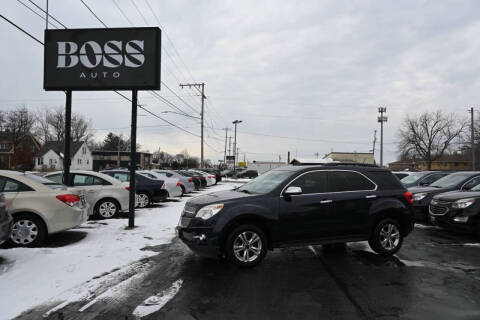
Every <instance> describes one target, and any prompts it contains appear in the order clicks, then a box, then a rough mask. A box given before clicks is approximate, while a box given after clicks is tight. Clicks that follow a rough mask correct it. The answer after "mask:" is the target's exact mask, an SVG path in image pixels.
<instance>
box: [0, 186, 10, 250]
mask: <svg viewBox="0 0 480 320" xmlns="http://www.w3.org/2000/svg"><path fill="white" fill-rule="evenodd" d="M12 226H13V218H12V215H11V214H10V212H8V206H7V202H6V201H5V196H4V195H3V194H2V193H0V244H2V243H4V242H5V241H7V240H8V238H9V237H10V233H11V232H12Z"/></svg>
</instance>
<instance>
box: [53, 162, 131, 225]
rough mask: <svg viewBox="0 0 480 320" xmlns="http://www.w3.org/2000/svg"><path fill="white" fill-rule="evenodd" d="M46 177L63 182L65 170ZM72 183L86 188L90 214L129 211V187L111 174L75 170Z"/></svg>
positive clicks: (108, 215)
mask: <svg viewBox="0 0 480 320" xmlns="http://www.w3.org/2000/svg"><path fill="white" fill-rule="evenodd" d="M45 178H47V179H49V180H52V181H54V182H56V183H58V184H62V183H63V172H62V171H57V172H52V173H48V174H46V175H45ZM70 185H71V186H72V187H73V188H76V189H79V190H82V189H83V190H85V197H86V200H87V202H88V204H89V206H90V215H96V216H97V217H98V218H111V217H113V216H115V215H117V214H118V213H119V212H120V211H128V207H129V191H128V187H126V186H125V185H124V184H123V183H122V182H120V181H119V180H117V179H115V178H113V177H111V176H109V175H106V174H103V173H99V172H94V171H81V170H73V171H71V175H70Z"/></svg>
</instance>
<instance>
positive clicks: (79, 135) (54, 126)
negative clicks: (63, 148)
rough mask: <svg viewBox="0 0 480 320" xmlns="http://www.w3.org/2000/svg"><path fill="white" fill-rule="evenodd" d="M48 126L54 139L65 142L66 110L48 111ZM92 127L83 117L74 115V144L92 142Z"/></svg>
mask: <svg viewBox="0 0 480 320" xmlns="http://www.w3.org/2000/svg"><path fill="white" fill-rule="evenodd" d="M47 124H48V126H49V128H50V132H51V135H52V136H53V138H54V139H56V140H57V141H64V140H65V110H64V109H63V107H59V108H57V109H55V110H54V111H48V116H47ZM90 127H91V122H90V121H89V120H87V119H85V117H84V116H83V115H81V114H78V113H73V114H72V126H71V128H72V130H71V137H72V140H73V141H74V142H78V141H88V140H90V139H91V138H92V137H93V134H92V132H91V130H90Z"/></svg>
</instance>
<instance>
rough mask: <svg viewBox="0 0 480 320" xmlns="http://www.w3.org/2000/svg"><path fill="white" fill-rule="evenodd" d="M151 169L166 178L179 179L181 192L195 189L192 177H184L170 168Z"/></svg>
mask: <svg viewBox="0 0 480 320" xmlns="http://www.w3.org/2000/svg"><path fill="white" fill-rule="evenodd" d="M151 171H153V172H156V173H158V174H161V175H163V176H166V177H168V178H176V179H178V180H180V188H182V191H183V193H190V192H192V191H194V190H195V182H194V181H193V177H186V176H184V175H181V174H180V173H178V172H175V171H172V170H161V169H153V170H151Z"/></svg>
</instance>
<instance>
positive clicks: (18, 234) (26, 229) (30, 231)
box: [10, 219, 38, 245]
mask: <svg viewBox="0 0 480 320" xmlns="http://www.w3.org/2000/svg"><path fill="white" fill-rule="evenodd" d="M37 236H38V226H37V225H36V224H35V222H33V221H31V220H26V219H23V220H18V221H16V222H15V223H14V224H13V227H12V234H11V235H10V238H11V239H12V241H13V242H14V243H16V244H20V245H28V244H30V243H32V242H33V241H35V239H36V238H37Z"/></svg>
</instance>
